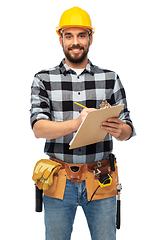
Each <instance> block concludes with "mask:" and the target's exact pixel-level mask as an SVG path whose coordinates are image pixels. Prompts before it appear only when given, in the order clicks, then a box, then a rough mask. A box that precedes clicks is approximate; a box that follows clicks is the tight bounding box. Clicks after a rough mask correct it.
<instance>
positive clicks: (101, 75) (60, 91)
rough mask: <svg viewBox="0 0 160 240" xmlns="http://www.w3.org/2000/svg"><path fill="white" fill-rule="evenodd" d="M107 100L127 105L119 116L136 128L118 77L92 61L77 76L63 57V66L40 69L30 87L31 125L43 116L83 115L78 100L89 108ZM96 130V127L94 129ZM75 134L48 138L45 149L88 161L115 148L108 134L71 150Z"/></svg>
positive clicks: (58, 155) (65, 158)
mask: <svg viewBox="0 0 160 240" xmlns="http://www.w3.org/2000/svg"><path fill="white" fill-rule="evenodd" d="M104 99H106V100H107V101H108V102H109V103H110V104H111V105H112V106H114V105H118V104H123V103H124V104H125V106H124V108H123V110H122V111H121V113H120V116H119V118H120V119H122V120H123V122H124V123H126V124H128V125H130V126H131V128H132V135H131V137H132V136H134V135H135V130H134V127H133V124H132V121H131V119H130V115H129V111H128V109H127V102H126V95H125V91H124V88H123V86H122V84H121V81H120V79H119V76H118V75H117V74H116V73H115V72H113V71H109V70H105V69H100V68H99V67H97V66H95V65H93V64H92V63H91V62H90V60H88V64H87V66H86V68H85V69H84V71H83V72H82V73H81V74H80V75H77V74H76V73H75V72H74V71H73V70H72V69H71V68H70V67H69V66H68V65H67V64H66V63H65V60H64V59H63V60H62V62H61V63H60V65H58V66H56V67H54V68H52V69H48V70H43V71H41V72H38V73H37V74H35V76H34V81H33V84H32V88H31V110H30V112H31V126H32V128H33V125H34V124H35V122H36V121H38V120H40V119H46V120H50V121H58V122H60V121H67V120H70V119H75V118H77V117H78V116H79V115H80V111H81V110H82V109H81V107H79V106H77V105H75V104H74V101H75V102H78V103H80V104H82V105H84V106H87V107H88V108H99V105H100V103H101V102H102V100H104ZM93 131H94V129H93ZM74 134H75V133H71V134H69V135H66V136H64V137H61V138H58V139H52V140H48V139H46V143H45V148H44V152H45V153H46V154H47V155H49V156H50V157H55V158H58V159H60V160H63V161H65V162H68V163H88V162H94V161H99V160H103V159H106V158H108V156H109V154H110V153H111V152H112V149H113V142H112V137H111V135H110V134H107V135H106V137H105V139H104V140H103V141H102V142H99V143H95V144H92V145H88V146H84V147H81V148H76V149H73V150H69V143H70V141H71V140H72V138H73V136H74Z"/></svg>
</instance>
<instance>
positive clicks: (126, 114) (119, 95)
mask: <svg viewBox="0 0 160 240" xmlns="http://www.w3.org/2000/svg"><path fill="white" fill-rule="evenodd" d="M112 102H113V105H119V104H124V108H123V109H122V111H121V112H120V115H119V118H120V119H121V120H123V122H124V123H125V124H128V125H129V126H130V127H131V128H132V134H131V136H130V138H131V137H133V136H135V135H136V131H135V128H134V126H133V122H132V120H131V118H130V111H129V110H128V107H127V100H126V93H125V90H124V87H123V85H122V83H121V81H120V78H119V76H118V75H117V79H116V81H115V84H114V89H113V95H112ZM130 138H129V139H130Z"/></svg>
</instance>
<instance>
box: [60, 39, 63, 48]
mask: <svg viewBox="0 0 160 240" xmlns="http://www.w3.org/2000/svg"><path fill="white" fill-rule="evenodd" d="M59 42H60V44H61V46H62V47H63V38H62V36H60V37H59Z"/></svg>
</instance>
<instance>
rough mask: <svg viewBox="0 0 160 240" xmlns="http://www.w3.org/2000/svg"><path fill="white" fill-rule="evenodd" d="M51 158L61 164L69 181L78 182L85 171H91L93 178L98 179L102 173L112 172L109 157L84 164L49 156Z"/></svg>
mask: <svg viewBox="0 0 160 240" xmlns="http://www.w3.org/2000/svg"><path fill="white" fill-rule="evenodd" d="M51 160H52V161H55V162H57V163H60V164H61V165H62V166H61V169H65V170H66V173H67V177H68V179H70V180H71V182H77V183H80V182H81V181H82V180H83V178H82V175H83V174H85V173H87V171H89V172H91V173H93V175H94V177H95V179H99V177H100V176H102V175H103V174H111V173H112V171H111V167H110V161H109V159H104V160H101V161H98V162H92V163H86V164H68V163H66V162H64V161H61V160H59V159H56V158H51Z"/></svg>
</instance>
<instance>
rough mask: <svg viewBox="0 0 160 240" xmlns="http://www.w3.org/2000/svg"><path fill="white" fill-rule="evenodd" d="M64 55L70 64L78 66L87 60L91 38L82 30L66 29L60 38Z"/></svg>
mask: <svg viewBox="0 0 160 240" xmlns="http://www.w3.org/2000/svg"><path fill="white" fill-rule="evenodd" d="M60 43H61V45H62V47H63V51H64V54H65V56H66V58H67V60H68V61H69V62H70V63H73V64H78V63H82V62H83V61H85V60H86V59H87V54H88V51H89V46H90V45H91V44H92V36H89V33H88V31H87V30H85V29H82V28H67V29H65V30H64V31H63V33H62V36H61V37H60Z"/></svg>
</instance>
